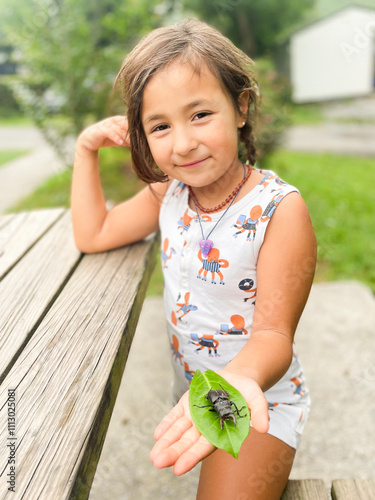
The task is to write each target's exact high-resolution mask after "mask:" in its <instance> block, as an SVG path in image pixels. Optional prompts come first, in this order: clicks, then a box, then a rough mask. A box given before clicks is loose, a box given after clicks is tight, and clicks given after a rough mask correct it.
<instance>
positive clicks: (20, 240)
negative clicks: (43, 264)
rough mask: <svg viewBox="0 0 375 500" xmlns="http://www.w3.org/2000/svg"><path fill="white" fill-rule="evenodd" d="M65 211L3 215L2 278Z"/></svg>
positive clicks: (0, 240)
mask: <svg viewBox="0 0 375 500" xmlns="http://www.w3.org/2000/svg"><path fill="white" fill-rule="evenodd" d="M63 213H64V209H63V208H56V209H50V210H35V211H33V212H21V213H19V214H9V215H3V216H1V218H0V280H1V279H2V278H3V277H4V276H5V275H6V274H7V273H8V272H9V270H10V269H11V268H12V267H13V266H14V265H15V264H16V263H17V262H18V261H19V260H20V259H21V258H22V256H23V255H24V254H25V253H26V252H27V251H28V250H29V249H30V248H31V247H32V246H33V245H34V244H35V243H36V242H37V241H38V240H39V238H40V237H41V236H42V235H43V234H44V233H45V232H46V231H47V230H48V229H49V228H50V227H51V226H52V224H54V223H55V222H56V221H57V220H58V219H59V218H60V217H61V216H62V215H63Z"/></svg>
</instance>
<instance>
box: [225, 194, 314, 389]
mask: <svg viewBox="0 0 375 500" xmlns="http://www.w3.org/2000/svg"><path fill="white" fill-rule="evenodd" d="M315 264H316V239H315V234H314V230H313V227H312V224H311V220H310V216H309V213H308V211H307V208H306V205H305V203H304V201H303V199H302V198H301V196H300V195H299V194H298V193H290V194H289V195H287V196H286V197H285V199H284V200H283V201H282V203H280V205H279V207H278V208H277V210H276V211H275V213H274V214H273V216H272V219H271V220H270V222H269V227H268V228H267V231H266V235H265V239H264V242H263V245H262V247H261V250H260V253H259V258H258V264H257V298H256V306H255V311H254V319H253V325H252V329H251V335H250V338H249V341H248V342H247V343H246V345H245V346H244V348H243V349H242V350H241V351H240V353H239V354H238V355H237V356H236V357H235V358H233V360H232V361H231V362H230V363H229V364H228V365H227V366H226V368H225V371H228V372H231V373H238V374H241V375H245V376H247V377H249V378H251V379H253V380H255V381H256V382H257V383H258V384H259V386H260V387H261V389H262V390H263V391H266V390H267V389H269V388H270V387H272V386H273V385H274V384H275V383H276V382H277V381H278V380H279V379H280V378H281V377H282V376H283V375H284V374H285V373H286V371H287V370H288V368H289V366H290V363H291V361H292V356H293V351H292V345H293V338H294V333H295V330H296V327H297V324H298V321H299V319H300V316H301V314H302V311H303V309H304V307H305V304H306V301H307V298H308V295H309V292H310V288H311V284H312V281H313V277H314V272H315Z"/></svg>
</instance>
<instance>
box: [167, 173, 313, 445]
mask: <svg viewBox="0 0 375 500" xmlns="http://www.w3.org/2000/svg"><path fill="white" fill-rule="evenodd" d="M259 172H260V173H262V174H263V175H264V177H263V179H262V181H261V182H260V183H259V184H258V185H257V186H255V187H254V188H253V189H252V190H251V191H250V192H249V193H248V194H247V195H245V196H244V197H243V198H242V199H240V200H239V201H238V202H237V203H234V204H233V205H232V206H231V207H230V208H229V210H228V212H227V213H226V214H225V216H224V217H223V218H222V219H221V221H220V222H219V224H218V226H217V227H216V228H215V230H214V231H213V233H212V234H211V236H210V239H212V240H213V242H214V246H213V248H212V249H211V251H210V253H209V255H208V257H207V258H206V259H205V258H203V256H202V254H201V252H200V248H199V241H200V239H201V238H202V234H201V229H200V225H199V221H198V216H197V213H196V212H195V211H194V210H191V209H190V208H189V206H188V195H189V193H188V189H187V188H186V187H185V185H184V184H182V183H180V182H178V181H176V180H175V181H173V182H172V184H171V186H170V187H169V189H168V192H167V194H166V195H165V197H164V200H163V203H162V207H161V211H160V217H159V223H160V230H161V238H162V240H161V241H162V254H161V256H162V267H163V274H164V285H165V288H164V305H165V310H166V317H167V328H168V335H169V342H170V346H171V350H172V360H173V361H172V362H173V367H174V370H175V380H174V386H173V397H174V402H177V401H178V399H179V398H180V397H181V396H182V394H183V393H184V392H185V391H186V390H187V389H188V388H189V383H190V381H191V379H192V377H193V375H194V372H195V371H196V370H197V369H200V370H201V371H205V370H207V369H211V370H214V371H216V370H221V369H223V368H224V367H225V366H226V365H227V364H228V363H229V362H230V361H231V360H232V359H233V358H234V357H235V356H236V354H237V353H238V352H239V351H240V350H241V348H242V347H243V346H244V345H245V343H246V342H247V341H248V339H249V336H250V332H251V324H252V319H253V314H254V307H255V303H256V289H257V276H256V266H257V260H258V254H259V251H260V248H261V245H262V242H263V240H264V236H265V231H266V229H267V226H268V223H269V221H270V219H271V217H272V215H273V214H274V212H275V210H276V209H277V206H278V205H279V203H281V201H282V200H283V198H284V197H285V196H286V195H287V194H288V193H291V192H293V191H297V189H296V188H295V187H293V186H290V185H288V184H287V183H285V182H284V181H282V180H281V179H280V178H279V177H277V176H276V175H275V174H274V173H273V172H272V171H261V170H259ZM222 214H223V212H219V213H214V214H210V215H208V214H203V215H201V224H202V227H203V232H204V235H205V237H207V235H208V233H209V232H210V230H211V229H212V228H213V226H214V225H215V223H216V222H217V221H218V219H219V218H220V217H221V215H222ZM293 350H294V357H293V361H292V363H291V365H290V367H289V369H288V371H287V373H286V374H285V375H284V376H283V377H282V378H281V380H279V381H278V382H277V383H276V384H275V385H274V386H273V387H271V389H269V390H268V391H266V392H265V396H266V398H267V401H268V404H269V415H270V429H269V433H270V434H272V435H273V436H276V437H277V438H279V439H281V440H283V441H284V442H286V443H287V444H289V446H292V447H293V448H297V446H298V443H299V440H300V437H301V433H302V430H303V427H304V425H305V422H306V419H307V414H308V411H309V404H310V397H309V393H308V389H307V387H306V385H305V381H304V377H303V372H302V369H301V365H300V363H299V361H298V358H297V354H296V350H295V345H293Z"/></svg>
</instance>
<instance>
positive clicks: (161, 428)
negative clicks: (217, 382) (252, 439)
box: [150, 370, 269, 476]
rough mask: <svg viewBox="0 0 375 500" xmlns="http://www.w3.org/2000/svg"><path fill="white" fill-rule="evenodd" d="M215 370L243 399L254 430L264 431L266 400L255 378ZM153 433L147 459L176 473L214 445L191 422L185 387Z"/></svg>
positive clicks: (178, 473)
mask: <svg viewBox="0 0 375 500" xmlns="http://www.w3.org/2000/svg"><path fill="white" fill-rule="evenodd" d="M218 373H219V374H220V375H221V376H222V377H223V378H225V380H227V382H229V383H230V384H232V385H233V386H234V387H235V388H236V389H237V390H239V391H240V392H241V394H242V395H243V396H244V398H245V399H246V401H247V404H248V407H249V409H250V411H251V423H252V426H253V428H254V429H255V430H256V431H258V432H262V433H265V432H267V431H268V422H269V417H268V403H267V400H266V398H265V396H264V394H263V391H262V390H261V388H260V387H259V385H258V384H257V383H256V382H255V380H253V379H250V378H248V377H244V376H243V375H238V374H236V373H232V372H227V371H225V370H223V371H220V372H218ZM250 432H251V431H250ZM154 437H155V440H156V441H157V442H156V444H155V446H154V447H153V449H152V450H151V454H150V458H151V461H152V462H153V464H154V465H155V467H157V468H159V469H162V468H163V467H170V466H172V465H173V472H174V473H175V475H176V476H180V475H182V474H185V473H186V472H188V471H189V470H191V469H192V468H193V467H194V466H195V465H197V463H199V462H200V461H201V460H203V459H204V458H205V457H207V456H208V455H210V454H211V453H213V452H214V451H215V449H216V448H215V446H214V445H213V444H211V443H210V442H209V441H208V440H207V439H206V438H205V437H203V436H202V434H201V433H200V432H199V431H198V429H197V428H196V427H195V425H194V423H193V420H192V418H191V415H190V410H189V391H187V392H185V394H184V395H183V396H182V398H181V399H180V401H179V402H178V403H177V405H176V406H175V407H174V408H173V409H172V410H171V411H170V412H169V413H168V415H166V416H165V417H164V418H163V420H162V421H161V422H160V424H159V425H158V426H157V428H156V430H155V433H154Z"/></svg>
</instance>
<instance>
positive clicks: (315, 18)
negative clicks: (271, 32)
mask: <svg viewBox="0 0 375 500" xmlns="http://www.w3.org/2000/svg"><path fill="white" fill-rule="evenodd" d="M370 4H371V5H370ZM353 7H356V8H359V9H363V10H367V11H368V10H373V11H374V13H375V1H374V0H369V1H367V2H366V1H362V2H350V3H348V4H347V5H344V6H342V7H339V8H336V9H334V10H332V11H331V12H329V13H324V14H322V13H318V14H316V13H315V12H313V13H312V14H310V15H309V16H308V17H307V19H304V20H303V21H301V22H299V23H297V24H294V25H293V26H290V27H289V28H288V29H287V30H285V31H283V32H282V33H281V34H280V36H279V37H278V39H277V43H278V44H280V45H281V44H283V43H285V42H287V41H288V40H289V39H290V37H291V36H292V35H294V34H295V33H298V32H299V31H303V30H304V29H306V28H309V27H310V26H313V25H314V24H317V23H319V22H320V21H323V19H328V18H330V17H333V16H335V15H337V14H338V13H339V12H342V11H344V10H347V9H352V8H353Z"/></svg>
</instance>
